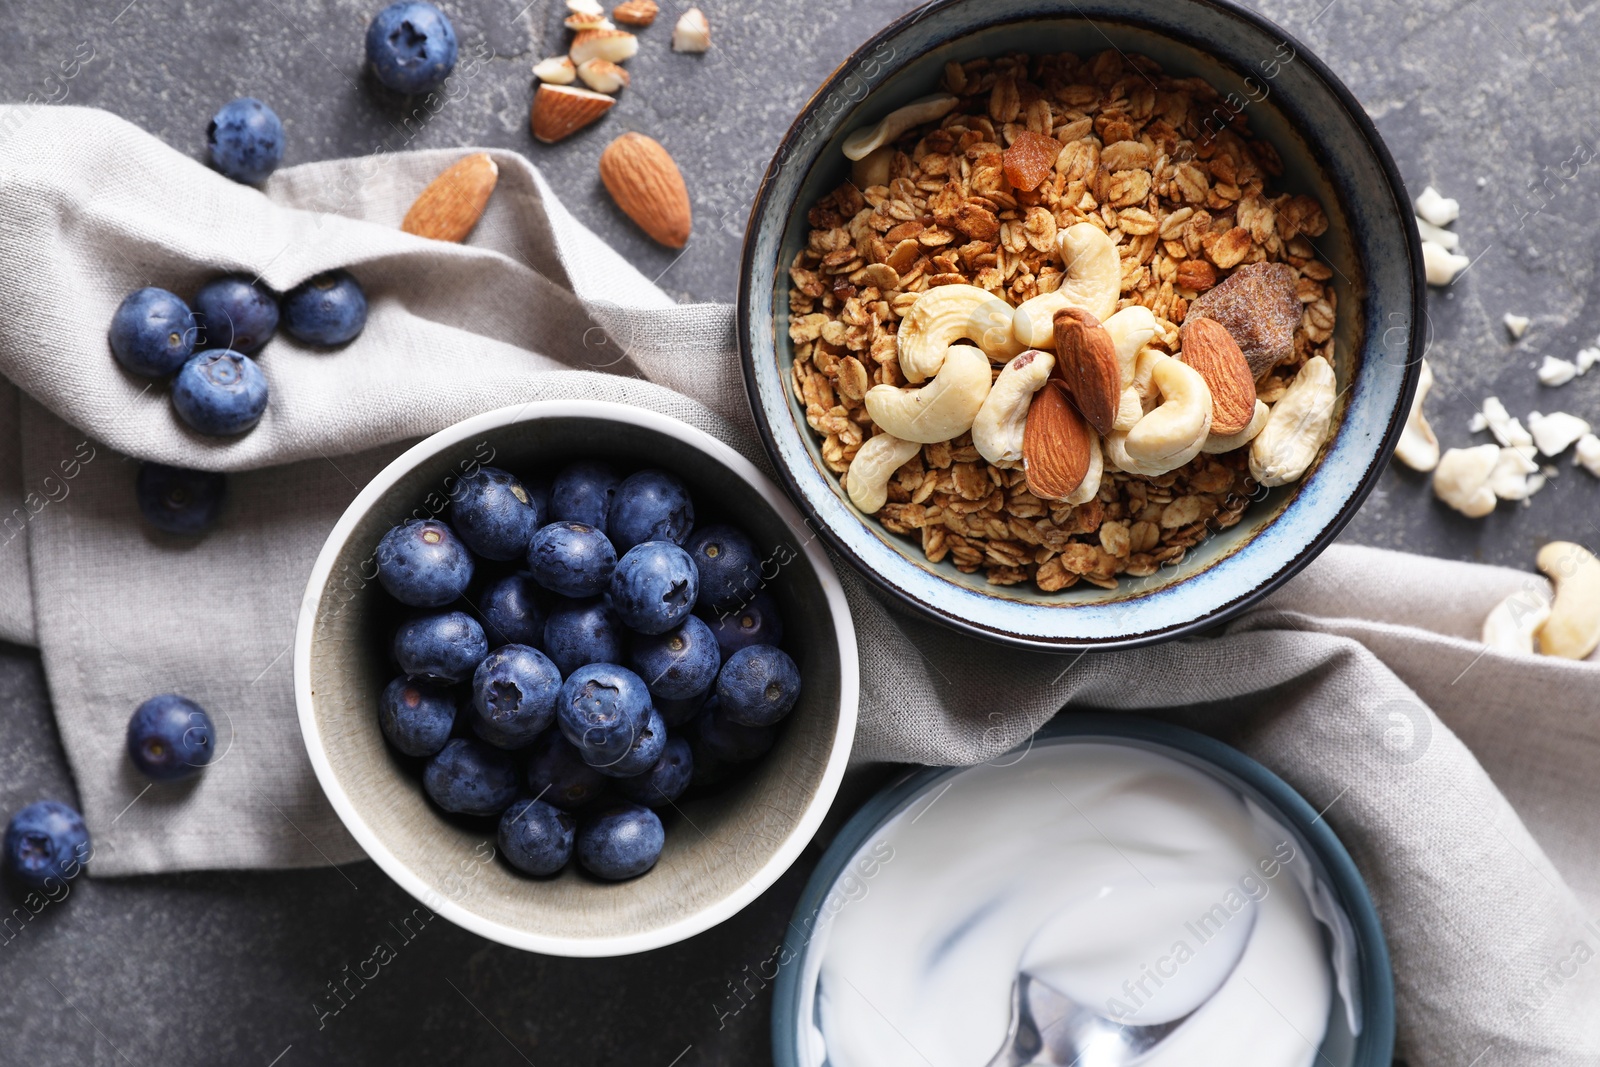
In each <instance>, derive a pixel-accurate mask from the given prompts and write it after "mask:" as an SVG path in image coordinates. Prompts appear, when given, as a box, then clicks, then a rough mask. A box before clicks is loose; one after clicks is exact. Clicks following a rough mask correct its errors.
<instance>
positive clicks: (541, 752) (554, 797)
mask: <svg viewBox="0 0 1600 1067" xmlns="http://www.w3.org/2000/svg"><path fill="white" fill-rule="evenodd" d="M606 781H607V779H606V776H605V775H603V774H601V773H600V772H599V771H597V770H595V769H594V768H593V767H591V766H589V765H588V764H587V763H585V762H583V757H582V756H580V755H578V750H577V749H576V748H573V747H572V744H571V743H570V742H569V741H568V740H567V739H566V738H565V737H562V736H561V731H559V730H546V731H545V732H544V733H542V734H540V735H539V738H538V740H536V741H534V743H533V747H532V748H530V749H529V750H528V788H529V789H531V790H533V795H534V796H536V797H538V798H539V799H540V800H543V801H546V802H548V803H551V804H554V805H555V806H556V807H558V808H562V809H564V810H566V811H577V810H578V809H579V808H581V807H583V806H584V805H585V804H587V803H589V802H590V801H592V800H594V799H595V798H596V797H598V796H599V795H600V794H601V793H604V792H605V789H606Z"/></svg>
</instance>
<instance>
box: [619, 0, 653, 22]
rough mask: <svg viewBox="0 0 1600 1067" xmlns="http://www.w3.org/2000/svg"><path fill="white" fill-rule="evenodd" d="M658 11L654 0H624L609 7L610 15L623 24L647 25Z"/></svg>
mask: <svg viewBox="0 0 1600 1067" xmlns="http://www.w3.org/2000/svg"><path fill="white" fill-rule="evenodd" d="M660 11H661V8H660V7H658V6H657V5H656V0H625V2H623V3H620V4H618V5H617V6H616V7H614V8H612V9H611V17H612V18H614V19H616V20H617V21H618V22H620V23H622V24H623V25H624V26H648V25H650V24H651V23H652V22H654V21H655V20H656V15H657V14H658V13H659V12H660Z"/></svg>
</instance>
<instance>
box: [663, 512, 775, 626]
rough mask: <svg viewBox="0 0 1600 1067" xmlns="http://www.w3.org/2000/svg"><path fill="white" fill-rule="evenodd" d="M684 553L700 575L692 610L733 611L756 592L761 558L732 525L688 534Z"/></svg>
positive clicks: (747, 539)
mask: <svg viewBox="0 0 1600 1067" xmlns="http://www.w3.org/2000/svg"><path fill="white" fill-rule="evenodd" d="M683 548H684V551H686V552H688V553H689V558H690V559H692V560H694V567H695V571H696V572H697V573H698V574H699V575H700V596H699V598H698V599H697V600H696V601H695V608H696V610H698V611H702V612H706V613H712V612H715V613H718V614H726V613H727V612H730V611H737V610H738V609H739V608H741V607H743V606H744V605H745V604H748V603H749V602H750V599H751V598H752V597H754V596H755V595H756V593H757V592H758V591H760V589H761V586H762V584H763V579H762V577H761V555H760V553H759V552H757V551H756V546H755V542H753V541H751V540H750V538H748V537H746V536H745V535H744V533H743V532H741V531H739V530H736V529H734V528H733V527H732V526H725V525H720V524H719V525H713V526H702V527H700V529H698V530H696V531H695V532H694V533H692V534H690V535H689V540H688V541H686V542H684V545H683Z"/></svg>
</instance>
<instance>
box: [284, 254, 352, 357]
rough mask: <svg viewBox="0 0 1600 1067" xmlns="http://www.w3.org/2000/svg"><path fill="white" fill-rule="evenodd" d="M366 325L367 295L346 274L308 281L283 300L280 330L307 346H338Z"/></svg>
mask: <svg viewBox="0 0 1600 1067" xmlns="http://www.w3.org/2000/svg"><path fill="white" fill-rule="evenodd" d="M366 324H367V294H366V293H364V292H362V291H361V283H360V282H357V281H356V280H355V278H354V277H353V276H352V275H351V274H350V272H349V271H347V270H330V271H328V272H327V273H326V274H319V275H317V276H316V277H315V278H309V279H307V280H306V281H303V282H301V283H300V284H299V285H297V286H295V287H294V288H293V289H290V290H289V291H288V292H287V293H285V294H284V297H283V328H284V329H286V330H288V331H289V334H290V335H291V336H292V337H295V338H297V339H298V340H301V341H304V342H305V343H306V344H309V345H342V344H344V343H345V342H346V341H349V340H352V339H354V338H355V336H356V334H358V333H360V332H361V328H362V327H363V326H365V325H366Z"/></svg>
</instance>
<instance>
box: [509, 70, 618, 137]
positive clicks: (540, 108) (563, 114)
mask: <svg viewBox="0 0 1600 1067" xmlns="http://www.w3.org/2000/svg"><path fill="white" fill-rule="evenodd" d="M615 103H616V101H615V100H614V99H612V98H611V97H609V96H607V95H606V94H605V93H597V92H593V91H592V90H589V89H579V88H577V87H575V86H571V85H550V84H548V83H546V84H544V85H541V86H539V91H538V92H536V93H534V94H533V108H532V110H531V111H530V112H529V114H528V124H529V125H530V126H532V127H533V135H534V136H535V137H537V138H538V139H539V140H541V141H543V142H544V143H545V144H555V143H556V142H557V141H559V140H561V139H562V138H563V137H566V136H569V135H570V134H573V133H576V132H577V131H578V130H581V129H583V128H584V127H585V126H587V125H589V124H590V123H591V122H594V121H595V120H596V119H598V118H599V117H600V116H601V115H604V114H605V113H606V112H607V111H610V110H611V106H612V105H613V104H615Z"/></svg>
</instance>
